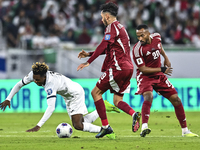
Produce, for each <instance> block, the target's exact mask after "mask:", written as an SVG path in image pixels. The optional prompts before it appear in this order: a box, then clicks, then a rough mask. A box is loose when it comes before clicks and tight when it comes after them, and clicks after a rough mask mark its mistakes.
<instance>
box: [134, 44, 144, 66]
mask: <svg viewBox="0 0 200 150" xmlns="http://www.w3.org/2000/svg"><path fill="white" fill-rule="evenodd" d="M133 60H134V62H135V64H136V66H137V67H142V66H144V65H145V62H144V58H143V53H142V48H141V46H140V42H138V43H137V44H135V45H134V47H133Z"/></svg>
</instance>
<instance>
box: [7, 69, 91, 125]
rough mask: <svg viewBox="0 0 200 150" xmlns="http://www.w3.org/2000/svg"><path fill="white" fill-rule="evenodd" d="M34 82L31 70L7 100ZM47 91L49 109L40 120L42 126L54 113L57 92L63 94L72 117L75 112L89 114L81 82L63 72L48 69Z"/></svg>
mask: <svg viewBox="0 0 200 150" xmlns="http://www.w3.org/2000/svg"><path fill="white" fill-rule="evenodd" d="M31 82H34V79H33V72H32V71H31V72H30V73H29V74H28V75H27V76H25V77H24V78H23V79H22V80H21V81H19V82H18V83H17V84H16V85H15V86H14V87H13V88H12V90H11V92H10V94H9V95H8V97H7V98H6V100H9V101H11V99H12V98H13V96H14V95H15V94H16V93H17V92H18V91H19V90H20V89H21V88H22V87H23V86H24V85H27V84H29V83H31ZM43 87H44V89H45V91H46V93H47V105H48V107H47V109H46V111H45V113H44V115H43V117H42V118H41V120H40V121H39V122H38V124H37V125H38V126H40V127H41V126H42V125H43V124H44V123H45V122H46V121H47V120H48V119H49V117H50V116H51V115H52V113H53V111H54V110H55V102H56V94H59V95H61V96H62V97H63V98H64V100H65V103H66V108H67V112H68V114H69V116H70V118H71V116H72V115H75V114H83V115H84V114H87V113H88V111H87V107H86V105H85V92H84V90H83V88H82V87H81V85H80V84H78V83H76V82H73V81H72V80H71V79H69V78H67V77H65V76H64V75H62V74H59V73H57V72H53V71H47V73H46V82H45V85H43Z"/></svg>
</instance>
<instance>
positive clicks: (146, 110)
mask: <svg viewBox="0 0 200 150" xmlns="http://www.w3.org/2000/svg"><path fill="white" fill-rule="evenodd" d="M150 109H151V102H149V101H144V102H143V104H142V123H148V121H149V116H150Z"/></svg>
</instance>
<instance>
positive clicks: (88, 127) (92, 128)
mask: <svg viewBox="0 0 200 150" xmlns="http://www.w3.org/2000/svg"><path fill="white" fill-rule="evenodd" d="M100 130H101V127H100V126H96V125H94V124H91V123H87V122H83V131H85V132H94V133H98V132H100Z"/></svg>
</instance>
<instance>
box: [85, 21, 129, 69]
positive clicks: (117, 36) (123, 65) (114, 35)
mask: <svg viewBox="0 0 200 150" xmlns="http://www.w3.org/2000/svg"><path fill="white" fill-rule="evenodd" d="M101 54H106V58H105V60H104V63H103V66H102V69H101V71H102V72H105V71H106V70H108V69H109V68H112V69H113V70H129V69H133V63H132V61H131V57H130V39H129V36H128V34H127V32H126V29H125V28H124V27H123V25H121V24H120V23H119V22H118V21H114V22H113V23H111V24H109V25H108V26H107V27H106V29H105V35H104V38H103V40H102V41H101V43H100V44H99V46H98V47H97V48H96V50H95V51H94V53H92V56H91V57H90V58H89V59H88V61H87V62H88V63H91V62H92V61H93V60H94V59H96V58H97V57H98V56H99V55H101Z"/></svg>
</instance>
